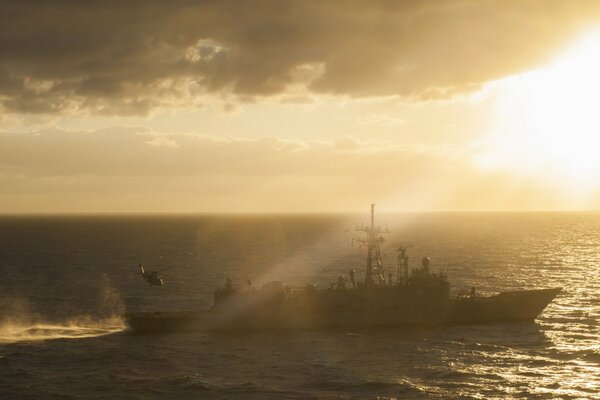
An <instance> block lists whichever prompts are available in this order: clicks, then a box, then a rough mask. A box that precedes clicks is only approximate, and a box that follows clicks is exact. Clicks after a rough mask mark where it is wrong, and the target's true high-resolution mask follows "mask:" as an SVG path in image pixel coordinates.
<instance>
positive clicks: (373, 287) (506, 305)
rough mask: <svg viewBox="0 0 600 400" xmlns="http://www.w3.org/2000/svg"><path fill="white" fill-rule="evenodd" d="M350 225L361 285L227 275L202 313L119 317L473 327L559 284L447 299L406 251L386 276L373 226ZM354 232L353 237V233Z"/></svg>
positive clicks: (181, 322)
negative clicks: (242, 283) (241, 284)
mask: <svg viewBox="0 0 600 400" xmlns="http://www.w3.org/2000/svg"><path fill="white" fill-rule="evenodd" d="M374 210H375V208H374V205H371V224H370V225H369V226H361V227H358V228H357V229H356V230H357V233H356V234H354V239H355V240H357V241H358V242H359V243H361V244H362V245H364V246H365V247H366V249H367V260H366V271H365V279H364V281H363V282H358V281H357V280H356V279H355V272H354V271H353V270H352V271H350V272H349V274H348V278H346V277H345V276H340V277H339V278H338V279H337V282H336V283H334V284H332V285H331V286H330V287H328V288H326V289H318V288H317V287H316V286H314V285H307V286H305V287H300V288H298V287H293V288H292V287H290V286H286V285H284V284H283V283H281V282H270V283H267V284H265V285H264V286H263V288H262V289H260V290H255V289H254V288H253V287H252V285H251V282H249V284H248V288H247V289H246V290H243V291H241V290H238V289H236V288H234V287H233V285H232V282H231V279H229V278H228V279H227V283H226V285H225V287H223V288H220V289H217V290H216V291H215V295H214V305H213V307H212V308H211V309H210V310H207V311H204V312H139V313H127V314H126V315H125V321H126V323H127V325H128V326H129V328H130V330H131V331H133V332H135V333H145V332H171V331H190V330H192V331H210V330H264V329H287V330H294V329H361V328H373V327H394V326H411V325H412V326H427V325H444V324H474V323H494V322H507V321H533V320H534V319H535V318H536V317H537V316H538V315H539V314H540V313H541V312H542V310H543V309H544V308H545V307H546V306H547V305H548V304H549V303H550V302H551V301H552V300H553V299H554V298H555V297H556V295H557V294H558V293H559V292H560V291H561V289H560V288H551V289H536V290H520V291H510V292H502V293H500V294H497V295H493V296H482V295H479V294H478V293H477V292H476V291H475V289H471V291H470V292H469V293H463V294H460V295H458V296H454V297H452V296H451V295H450V285H449V283H448V279H447V276H446V274H445V273H444V272H438V273H434V272H432V271H431V270H430V268H429V259H428V258H423V260H422V261H421V266H420V267H419V268H416V269H413V270H412V271H410V272H409V270H408V256H407V255H406V248H405V247H400V248H399V249H398V251H399V255H398V267H397V271H396V279H395V281H394V279H393V276H392V274H388V276H387V280H386V276H385V272H384V267H383V264H382V261H381V250H380V246H381V244H382V243H383V242H384V237H383V235H384V234H386V233H389V232H388V230H387V229H381V227H379V226H375V224H374ZM359 234H360V235H362V236H358V235H359Z"/></svg>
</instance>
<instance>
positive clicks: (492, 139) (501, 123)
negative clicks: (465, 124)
mask: <svg viewBox="0 0 600 400" xmlns="http://www.w3.org/2000/svg"><path fill="white" fill-rule="evenodd" d="M495 87H496V90H498V93H499V95H498V100H497V106H496V109H495V115H494V117H493V122H492V123H491V127H490V133H491V134H490V135H489V136H488V138H487V139H486V140H484V142H485V145H484V147H485V151H484V152H483V154H481V157H480V159H479V161H480V163H481V164H484V165H488V166H503V167H509V168H513V169H517V170H518V171H519V172H521V173H526V174H532V175H545V176H546V177H548V178H551V179H557V178H558V179H562V180H564V181H568V182H570V183H573V184H574V185H575V186H581V185H585V184H590V183H591V182H592V181H594V180H596V179H598V178H600V32H596V33H594V34H589V35H586V36H585V37H584V38H582V39H581V40H580V41H579V42H578V43H577V44H576V45H575V46H573V47H571V48H570V49H568V50H567V51H566V52H565V53H563V54H562V55H561V56H560V57H559V58H557V59H556V61H555V62H553V63H552V64H550V65H548V66H547V67H545V68H541V69H538V70H534V71H530V72H527V73H524V74H520V75H517V76H513V77H510V78H508V79H505V80H503V81H500V82H496V83H495Z"/></svg>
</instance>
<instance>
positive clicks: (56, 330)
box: [0, 274, 125, 344]
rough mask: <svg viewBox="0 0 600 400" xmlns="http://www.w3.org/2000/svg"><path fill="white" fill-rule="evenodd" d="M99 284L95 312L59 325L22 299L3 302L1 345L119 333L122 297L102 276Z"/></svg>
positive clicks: (0, 323)
mask: <svg viewBox="0 0 600 400" xmlns="http://www.w3.org/2000/svg"><path fill="white" fill-rule="evenodd" d="M99 283H100V286H99V296H98V307H97V310H95V311H94V312H93V313H90V314H84V315H75V316H72V317H69V318H66V319H62V320H58V321H52V320H49V318H46V317H44V316H42V315H39V314H38V313H36V312H33V311H32V310H31V307H30V306H29V304H28V302H27V301H26V300H25V299H22V298H10V299H6V300H5V301H3V304H4V307H3V310H2V315H0V344H1V343H15V342H23V341H42V340H51V339H78V338H88V337H95V336H102V335H108V334H111V333H116V332H120V331H122V330H123V329H124V327H125V325H124V323H123V319H122V314H123V310H124V306H123V303H122V301H121V297H120V295H119V293H118V292H117V291H116V289H115V288H114V287H113V286H112V285H111V284H110V281H109V279H108V277H107V276H106V275H105V274H103V275H102V276H101V278H100V280H99Z"/></svg>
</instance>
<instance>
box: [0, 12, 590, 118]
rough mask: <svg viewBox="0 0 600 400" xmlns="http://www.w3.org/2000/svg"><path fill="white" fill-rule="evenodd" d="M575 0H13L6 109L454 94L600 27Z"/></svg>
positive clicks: (0, 40)
mask: <svg viewBox="0 0 600 400" xmlns="http://www.w3.org/2000/svg"><path fill="white" fill-rule="evenodd" d="M599 15H600V2H591V1H590V2H583V1H581V2H573V1H566V0H565V1H469V0H452V1H451V0H448V1H383V0H382V1H306V0H300V1H279V0H270V1H269V0H253V1H227V0H219V1H189V0H175V1H169V2H165V1H143V2H142V1H119V2H116V1H115V2H110V1H67V0H62V1H60V0H59V1H52V2H49V1H24V0H21V1H11V0H7V1H3V2H2V4H0V107H1V108H0V112H2V111H1V109H2V108H4V110H5V112H29V113H60V112H74V111H80V110H85V111H87V112H91V113H95V114H140V113H144V112H147V111H148V110H151V109H152V108H154V107H157V106H161V105H163V106H172V105H182V104H186V103H190V102H195V101H198V99H199V98H201V96H203V95H205V94H207V93H209V94H210V93H217V94H220V93H228V94H229V95H233V96H237V97H238V98H240V99H252V98H254V97H260V96H268V95H275V94H280V93H283V92H285V91H286V90H288V89H289V87H290V86H291V85H307V86H308V89H309V90H311V91H313V92H318V93H333V94H339V95H348V96H354V97H365V96H380V95H401V96H407V97H411V98H415V99H428V98H439V97H447V96H451V95H453V94H455V93H461V92H465V91H470V90H473V89H475V88H477V87H479V86H480V85H481V84H482V83H484V82H486V81H489V80H492V79H497V78H501V77H503V76H506V75H509V74H512V73H515V72H518V71H521V70H524V69H527V68H531V67H534V66H536V65H538V64H539V63H541V62H544V61H546V60H547V59H548V58H549V57H550V55H552V54H553V52H554V51H556V49H557V48H559V47H560V46H561V45H564V44H565V43H566V42H567V41H568V40H571V39H572V38H573V37H574V36H575V35H576V34H577V33H578V32H580V31H581V30H583V29H585V28H587V27H589V26H591V25H592V24H593V23H595V22H596V21H598V17H599Z"/></svg>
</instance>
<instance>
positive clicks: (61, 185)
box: [0, 127, 580, 212]
mask: <svg viewBox="0 0 600 400" xmlns="http://www.w3.org/2000/svg"><path fill="white" fill-rule="evenodd" d="M471 159H472V155H471V154H469V153H465V152H463V153H453V154H444V153H440V152H435V151H432V149H429V150H427V149H416V148H410V147H395V146H392V145H390V144H386V143H376V142H373V143H371V142H364V141H358V140H356V139H354V138H352V137H348V136H341V137H339V138H337V139H336V140H332V141H330V142H327V141H300V140H295V141H292V140H281V139H275V138H269V137H263V138H257V139H245V138H235V137H226V138H224V137H215V136H205V135H183V134H177V135H175V134H161V133H157V132H153V131H150V130H148V129H145V128H135V127H122V128H112V129H105V130H98V131H89V132H76V131H65V130H58V129H52V130H47V131H42V132H34V133H29V134H0V212H17V211H20V212H49V211H52V212H98V211H104V212H114V211H126V212H149V211H169V212H173V211H180V212H183V211H186V212H198V211H228V212H229V211H287V212H289V211H327V210H329V211H348V210H358V209H362V208H364V206H365V204H370V203H371V202H373V201H377V202H378V203H380V204H381V205H382V207H383V208H388V209H408V210H456V209H515V208H517V209H530V208H534V209H540V208H542V209H548V208H565V207H568V206H569V205H571V204H572V203H569V201H571V200H572V199H568V198H567V199H565V198H564V197H565V196H562V197H561V196H560V195H556V193H562V192H564V191H562V190H560V188H559V187H557V185H558V184H555V185H554V186H550V187H549V186H547V185H546V186H544V185H543V184H541V183H540V182H539V181H535V180H532V179H526V178H522V177H521V178H518V177H516V176H515V175H510V174H507V173H501V172H498V171H482V170H480V169H479V168H477V167H476V165H475V164H474V163H472V162H471ZM579 205H580V204H579Z"/></svg>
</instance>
